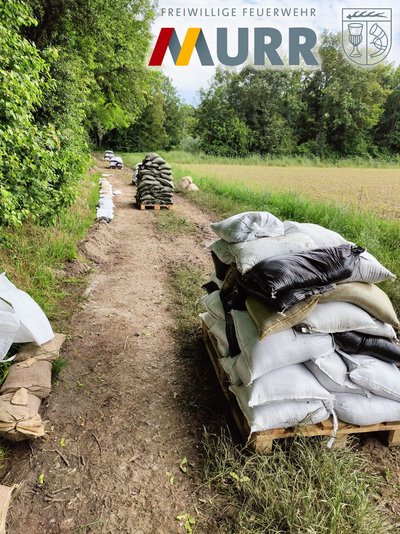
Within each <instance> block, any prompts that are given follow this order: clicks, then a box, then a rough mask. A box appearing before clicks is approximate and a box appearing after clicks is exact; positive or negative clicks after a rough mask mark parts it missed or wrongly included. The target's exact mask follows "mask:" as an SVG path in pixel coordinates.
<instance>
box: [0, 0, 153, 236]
mask: <svg viewBox="0 0 400 534" xmlns="http://www.w3.org/2000/svg"><path fill="white" fill-rule="evenodd" d="M152 17H153V9H152V6H151V4H150V1H149V0H140V1H139V2H126V1H125V0H110V1H108V2H101V1H100V0H92V1H91V2H78V1H75V0H72V1H68V0H57V1H56V2H51V1H49V0H25V1H24V0H4V1H3V2H1V4H0V57H1V58H2V61H1V65H0V225H4V224H6V225H9V226H17V225H20V224H21V222H22V221H29V222H30V223H31V222H34V223H40V224H45V223H46V224H47V223H55V222H56V217H57V214H58V213H60V211H61V210H62V209H63V208H65V207H66V206H68V205H70V204H71V203H72V202H73V200H74V199H75V198H76V195H77V183H78V182H79V180H80V179H81V178H82V176H83V172H84V169H85V167H86V166H87V164H88V161H89V158H88V141H89V139H90V138H92V139H95V140H96V142H101V140H102V138H103V136H104V134H105V132H107V131H109V130H111V129H113V128H116V127H123V126H124V127H127V126H129V125H130V124H132V123H133V122H135V120H137V119H138V117H139V115H140V113H141V110H142V108H143V107H144V106H145V105H146V104H147V103H148V101H149V99H148V95H149V92H150V88H151V87H152V86H153V73H151V72H150V71H149V70H148V69H146V67H145V64H144V57H145V54H146V53H147V47H148V44H149V41H150V38H151V36H150V23H151V20H152Z"/></svg>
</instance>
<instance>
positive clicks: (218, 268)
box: [211, 251, 229, 280]
mask: <svg viewBox="0 0 400 534" xmlns="http://www.w3.org/2000/svg"><path fill="white" fill-rule="evenodd" d="M211 257H212V261H213V263H214V268H215V274H216V275H217V278H218V280H223V279H224V278H225V275H226V273H227V272H228V270H229V265H228V264H226V263H223V262H222V261H221V260H220V259H219V258H218V256H217V255H216V254H215V253H214V252H212V251H211Z"/></svg>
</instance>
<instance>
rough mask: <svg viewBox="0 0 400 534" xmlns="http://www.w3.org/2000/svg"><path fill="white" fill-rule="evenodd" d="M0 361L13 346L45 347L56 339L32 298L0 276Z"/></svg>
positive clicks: (3, 275) (41, 311)
mask: <svg viewBox="0 0 400 534" xmlns="http://www.w3.org/2000/svg"><path fill="white" fill-rule="evenodd" d="M0 313H1V317H0V319H1V320H0V359H3V358H4V356H5V355H6V354H7V352H8V350H9V348H10V346H11V344H12V343H29V342H34V343H36V344H37V345H43V343H47V341H50V340H51V339H53V337H54V333H53V330H52V328H51V325H50V323H49V321H48V319H47V317H46V315H45V314H44V312H43V310H42V309H41V307H40V306H39V305H38V304H37V303H36V302H35V301H34V300H33V298H32V297H30V296H29V295H28V293H25V291H21V290H20V289H18V288H17V287H16V286H15V285H14V284H13V283H12V282H10V280H8V278H7V277H6V275H5V273H2V274H1V275H0Z"/></svg>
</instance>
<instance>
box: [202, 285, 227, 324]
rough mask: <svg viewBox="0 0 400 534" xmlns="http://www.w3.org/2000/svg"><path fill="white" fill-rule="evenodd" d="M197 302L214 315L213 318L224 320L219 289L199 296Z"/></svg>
mask: <svg viewBox="0 0 400 534" xmlns="http://www.w3.org/2000/svg"><path fill="white" fill-rule="evenodd" d="M197 303H198V304H202V305H203V306H204V307H205V308H206V310H207V311H208V312H209V313H210V314H211V315H212V316H213V317H214V319H220V320H221V321H225V312H224V307H223V306H222V302H221V297H220V295H219V291H213V292H212V293H210V294H209V295H204V297H200V298H199V300H198V301H197Z"/></svg>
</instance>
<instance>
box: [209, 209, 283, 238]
mask: <svg viewBox="0 0 400 534" xmlns="http://www.w3.org/2000/svg"><path fill="white" fill-rule="evenodd" d="M211 228H212V229H213V230H214V232H215V233H216V235H217V236H218V237H220V238H221V239H224V240H225V241H228V243H242V242H243V241H252V240H253V239H258V238H259V237H270V236H277V235H283V234H284V227H283V223H282V221H280V220H279V219H278V218H277V217H275V215H272V213H268V212H267V211H248V212H245V213H239V214H238V215H233V216H232V217H229V218H228V219H224V220H223V221H220V222H218V223H213V224H211Z"/></svg>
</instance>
